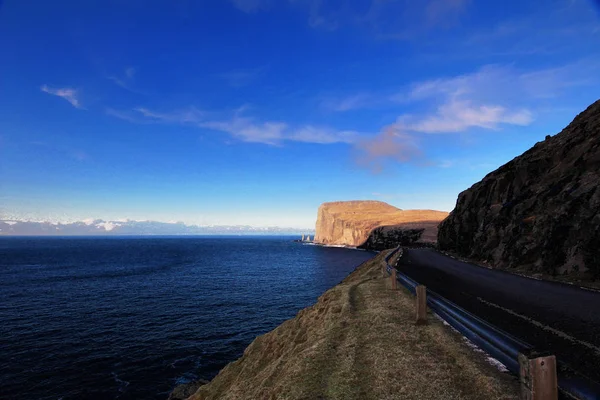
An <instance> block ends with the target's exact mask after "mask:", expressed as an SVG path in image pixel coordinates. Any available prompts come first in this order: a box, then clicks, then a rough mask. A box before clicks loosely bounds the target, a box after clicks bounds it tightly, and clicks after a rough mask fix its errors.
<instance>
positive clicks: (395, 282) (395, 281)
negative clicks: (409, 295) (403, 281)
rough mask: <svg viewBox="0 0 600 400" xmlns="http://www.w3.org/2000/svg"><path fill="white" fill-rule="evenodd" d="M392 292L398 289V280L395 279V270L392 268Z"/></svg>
mask: <svg viewBox="0 0 600 400" xmlns="http://www.w3.org/2000/svg"><path fill="white" fill-rule="evenodd" d="M390 279H391V283H392V290H396V289H397V288H398V280H397V279H396V268H392V274H391V275H390Z"/></svg>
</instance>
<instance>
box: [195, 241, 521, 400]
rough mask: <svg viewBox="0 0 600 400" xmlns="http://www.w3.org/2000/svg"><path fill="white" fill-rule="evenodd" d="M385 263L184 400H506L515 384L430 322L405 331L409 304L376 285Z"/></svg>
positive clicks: (332, 293) (362, 271) (385, 283)
mask: <svg viewBox="0 0 600 400" xmlns="http://www.w3.org/2000/svg"><path fill="white" fill-rule="evenodd" d="M386 254H387V252H382V253H381V254H380V255H379V256H377V257H376V258H374V259H373V260H371V261H368V262H366V263H364V264H363V265H361V266H360V267H359V268H357V270H356V271H355V272H353V273H352V274H351V275H350V276H348V277H347V278H346V279H345V280H344V281H343V282H342V283H340V284H339V285H337V286H336V287H334V288H332V289H331V290H328V291H327V292H326V293H325V294H323V295H322V296H321V297H320V298H319V300H318V302H317V303H316V304H315V305H314V306H312V307H308V308H305V309H304V310H302V311H300V312H299V313H298V315H297V316H296V317H295V318H293V319H290V320H288V321H286V322H284V323H283V324H282V325H280V326H279V327H278V328H276V329H275V330H273V331H271V332H269V333H267V334H265V335H262V336H259V337H258V338H256V339H255V340H254V342H252V344H250V346H248V348H247V349H246V350H245V351H244V355H243V357H241V358H240V359H239V360H237V361H235V362H233V363H230V364H229V365H227V366H226V367H225V368H224V369H223V370H222V371H221V372H220V373H219V375H218V376H217V377H216V378H215V379H213V380H212V382H211V383H209V384H207V385H205V386H202V387H201V388H200V389H199V390H198V391H197V392H196V394H194V395H193V396H192V397H191V398H190V399H193V400H200V399H215V400H216V399H222V400H227V399H230V400H233V399H235V400H243V399H252V400H257V399H290V400H291V399H306V400H314V399H344V400H349V399H357V400H358V399H360V400H369V399H444V400H447V399H482V400H484V399H485V400H489V399H516V398H517V389H518V385H517V382H516V380H515V379H514V378H512V377H510V376H508V375H506V374H502V373H500V372H499V371H498V370H496V369H495V368H494V367H492V366H490V365H489V364H487V363H486V362H485V361H484V360H483V356H482V355H481V354H480V353H475V352H474V351H473V350H472V349H471V348H469V347H468V346H467V345H466V344H465V342H464V340H463V339H462V337H460V336H459V335H458V334H457V333H455V332H453V331H451V330H450V329H449V328H448V327H446V326H444V325H443V324H442V323H441V322H439V321H438V320H435V319H433V318H432V317H430V320H431V323H430V325H428V326H415V324H414V299H413V298H412V296H411V295H409V294H408V293H407V292H405V291H403V290H396V291H392V290H390V289H389V279H384V278H382V274H381V262H382V260H383V256H385V255H386Z"/></svg>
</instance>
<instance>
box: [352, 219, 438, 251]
mask: <svg viewBox="0 0 600 400" xmlns="http://www.w3.org/2000/svg"><path fill="white" fill-rule="evenodd" d="M438 224H439V222H431V223H421V224H419V223H417V224H415V225H417V226H418V227H415V228H411V227H410V226H404V225H403V224H400V225H392V226H380V227H378V228H375V229H373V230H372V231H371V233H370V234H369V237H368V238H367V240H366V241H365V242H364V243H363V244H361V245H360V246H358V247H359V248H361V249H365V250H378V251H381V250H385V249H391V248H394V247H396V246H410V245H414V244H415V243H432V242H431V241H428V240H427V239H426V238H425V237H426V236H430V235H424V233H425V231H428V232H429V233H431V231H433V232H437V225H438Z"/></svg>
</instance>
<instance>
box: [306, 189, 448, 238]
mask: <svg viewBox="0 0 600 400" xmlns="http://www.w3.org/2000/svg"><path fill="white" fill-rule="evenodd" d="M447 215H448V213H446V212H443V211H435V210H401V209H399V208H396V207H394V206H391V205H389V204H387V203H384V202H382V201H373V200H364V201H358V200H355V201H336V202H331V203H323V204H321V206H320V207H319V211H318V214H317V223H316V233H315V240H314V241H315V243H320V244H329V245H346V246H360V245H362V244H363V243H365V242H366V241H367V239H368V238H369V235H370V234H371V232H372V231H373V230H374V229H375V228H378V227H382V226H391V225H396V226H397V228H398V229H403V227H404V226H406V229H421V228H422V229H424V232H423V235H424V236H425V237H429V238H435V236H436V232H437V231H436V230H437V224H438V223H439V222H440V221H441V220H443V219H444V218H446V216H447ZM434 240H435V239H434ZM390 247H394V246H390Z"/></svg>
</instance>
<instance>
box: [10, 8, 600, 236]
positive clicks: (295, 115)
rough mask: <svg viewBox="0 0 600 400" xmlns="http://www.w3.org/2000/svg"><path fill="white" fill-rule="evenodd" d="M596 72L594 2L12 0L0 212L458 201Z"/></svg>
mask: <svg viewBox="0 0 600 400" xmlns="http://www.w3.org/2000/svg"><path fill="white" fill-rule="evenodd" d="M599 71H600V14H599V7H598V4H597V3H594V2H593V1H587V0H555V1H550V0H548V1H522V0H521V1H512V0H508V1H502V2H487V1H485V2H483V1H474V0H471V1H469V0H429V1H418V2H416V1H409V0H395V1H394V0H387V1H386V0H364V1H355V2H352V1H342V0H335V1H322V0H288V1H285V0H281V1H275V0H232V1H224V0H223V1H216V0H215V1H208V0H207V1H191V0H189V1H185V0H179V1H159V0H148V1H142V0H132V1H120V0H119V1H116V0H115V1H106V0H105V1H96V0H87V1H60V0H57V1H52V2H50V1H29V0H18V1H17V0H5V1H0V214H1V215H0V218H15V219H31V220H51V221H73V220H82V219H87V218H102V219H126V218H129V219H137V220H145V219H153V220H159V221H184V222H186V223H190V224H249V225H255V226H267V225H279V226H289V227H311V226H314V221H315V219H316V210H317V207H318V206H319V204H320V203H322V202H324V201H334V200H353V199H378V200H383V201H386V202H388V203H390V204H393V205H395V206H397V207H400V208H404V209H411V208H431V209H439V210H447V211H450V210H451V209H452V208H453V207H454V204H455V202H456V198H457V195H458V193H459V192H461V191H462V190H465V189H467V188H468V187H470V186H471V185H472V184H473V183H475V182H477V181H478V180H480V179H481V178H482V177H483V176H485V174H487V173H488V172H490V171H492V170H494V169H495V168H497V167H498V166H500V165H502V164H503V163H505V162H507V161H509V160H511V159H512V158H514V157H515V156H517V155H519V154H521V153H522V152H523V151H525V150H527V149H528V148H529V147H531V146H532V145H534V144H535V143H536V142H537V141H540V140H543V139H544V137H545V135H547V134H555V133H557V132H559V131H560V130H561V129H562V128H563V127H564V126H566V125H567V124H568V123H569V122H570V121H571V120H572V119H573V117H574V116H575V115H576V114H577V113H578V112H580V111H582V110H583V109H584V108H585V107H586V106H587V105H589V104H590V103H592V102H593V101H595V100H597V99H598V97H600V96H599V94H600V73H599Z"/></svg>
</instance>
